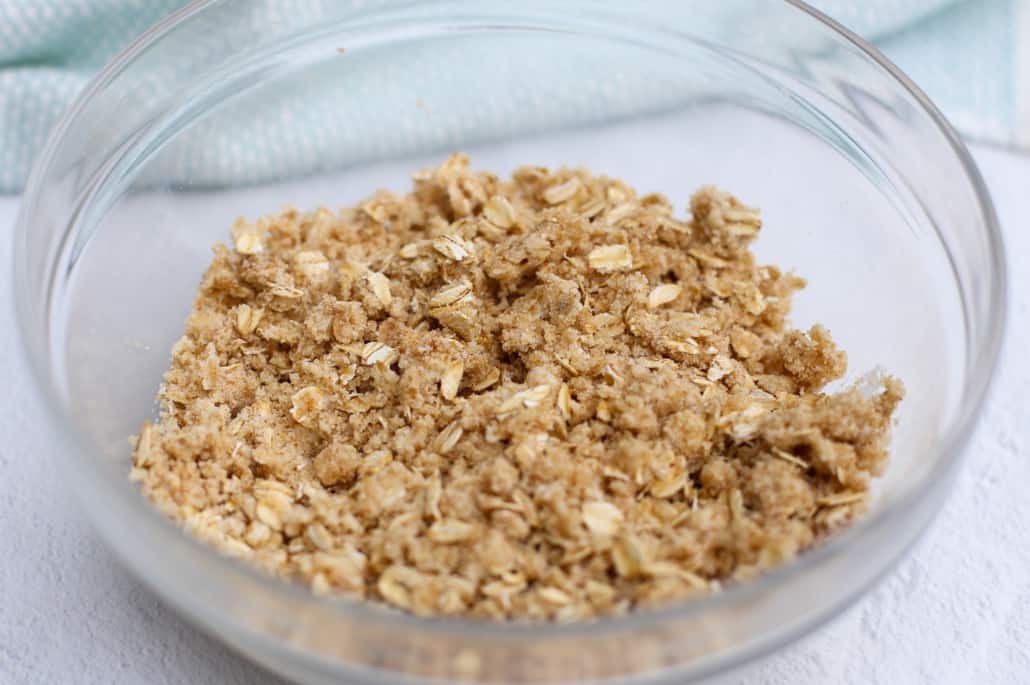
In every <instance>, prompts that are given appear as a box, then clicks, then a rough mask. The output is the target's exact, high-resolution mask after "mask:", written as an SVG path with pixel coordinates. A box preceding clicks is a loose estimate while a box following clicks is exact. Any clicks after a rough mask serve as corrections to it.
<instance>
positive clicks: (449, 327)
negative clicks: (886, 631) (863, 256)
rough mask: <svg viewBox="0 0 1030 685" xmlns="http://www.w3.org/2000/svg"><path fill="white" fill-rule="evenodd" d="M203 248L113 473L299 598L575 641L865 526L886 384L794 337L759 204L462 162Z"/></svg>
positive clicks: (894, 396) (881, 438)
mask: <svg viewBox="0 0 1030 685" xmlns="http://www.w3.org/2000/svg"><path fill="white" fill-rule="evenodd" d="M414 180H415V187H414V191H413V192H411V193H409V194H406V195H396V194H391V193H388V192H382V191H381V192H379V193H377V194H375V195H374V196H372V197H371V198H369V199H368V200H367V201H365V202H364V203H362V204H361V205H360V206H359V207H356V208H352V209H344V210H342V211H339V212H333V211H330V210H328V209H324V208H323V209H318V210H317V211H314V212H299V211H296V210H293V209H288V210H286V211H284V212H282V213H280V214H278V215H275V216H268V217H264V218H261V219H259V220H257V222H256V223H248V222H246V221H243V220H239V221H238V222H237V223H236V224H235V226H233V228H232V238H233V247H232V248H230V247H227V246H224V245H216V246H215V248H214V261H213V263H212V264H211V266H210V268H209V269H208V271H207V273H206V275H205V276H204V279H203V282H202V284H201V286H200V290H199V294H198V295H197V298H196V302H195V305H194V308H193V311H192V313H191V314H190V316H189V319H188V321H187V323H186V331H185V335H184V336H183V337H182V339H181V340H180V341H179V342H178V343H177V344H176V345H175V348H174V350H173V353H172V363H171V368H170V370H169V371H168V372H167V374H166V376H165V383H164V385H163V386H162V389H161V391H160V401H161V405H162V413H161V416H160V420H159V421H158V422H157V423H155V424H153V425H151V424H146V425H144V426H143V429H142V431H141V432H140V434H139V437H138V439H137V441H136V446H135V450H134V463H133V468H132V472H131V477H132V478H133V479H134V480H137V481H139V482H140V483H141V485H142V488H143V491H144V493H145V494H146V496H147V497H148V498H149V499H150V500H151V501H153V502H154V503H155V504H156V505H157V506H158V507H159V508H160V509H161V510H163V511H164V512H166V513H167V514H168V515H170V516H171V517H173V518H175V519H176V520H178V521H180V522H182V523H183V524H184V526H185V527H186V529H187V530H188V531H190V532H191V533H192V534H194V535H196V536H198V537H200V538H201V539H203V540H205V541H207V542H209V543H211V544H213V545H215V546H217V547H218V548H220V549H221V550H223V551H224V552H227V553H229V554H232V555H234V556H237V557H239V558H242V559H244V560H245V561H247V562H250V563H253V564H256V565H259V566H261V567H262V568H264V569H266V570H268V571H270V572H272V573H274V574H277V575H279V576H281V577H283V578H287V579H299V580H302V581H303V582H305V583H307V584H309V585H310V587H311V588H312V589H313V590H314V591H315V592H318V593H344V594H347V595H351V596H357V597H363V598H367V599H369V600H378V601H383V602H387V603H389V604H391V605H394V606H396V607H399V608H402V609H405V610H409V611H412V612H415V613H417V614H423V615H426V614H431V615H468V616H478V617H489V618H494V619H509V618H518V619H554V620H562V621H568V620H577V619H585V618H589V617H592V616H596V615H605V614H612V613H618V612H625V611H627V610H630V609H632V608H634V607H640V606H651V605H656V604H661V603H667V602H670V601H673V600H676V599H681V598H684V597H686V596H689V595H693V594H696V593H704V592H709V591H712V590H714V589H717V588H718V584H719V583H720V582H725V581H730V580H741V579H746V578H749V577H751V576H753V575H755V574H757V573H760V572H762V571H763V570H765V569H768V568H771V567H774V566H776V565H778V564H781V563H783V562H784V561H786V560H789V559H791V558H792V557H794V556H795V555H796V554H798V553H799V552H800V551H802V550H804V549H805V548H807V547H810V546H811V545H813V544H815V543H817V542H818V541H819V540H820V539H822V538H823V537H825V536H826V535H828V534H830V533H831V532H832V531H834V530H835V529H837V528H839V527H841V526H844V525H846V524H847V523H848V522H849V521H850V520H851V519H852V518H853V517H854V516H855V515H856V514H857V513H859V512H860V511H862V509H863V508H864V506H865V499H866V495H867V492H868V488H869V483H870V478H871V476H875V475H877V474H879V473H880V472H881V471H882V470H883V468H884V466H885V464H886V460H887V451H886V447H887V442H888V437H889V427H890V420H891V415H892V412H893V411H894V408H895V406H896V405H897V403H898V402H899V400H900V399H901V396H902V393H903V391H902V387H901V384H900V382H898V381H897V380H895V379H892V378H885V379H883V383H882V386H883V387H882V391H881V392H879V393H878V394H876V395H875V396H871V397H870V396H867V395H865V394H863V393H861V392H859V390H857V389H850V390H844V391H841V392H836V393H832V394H827V393H824V392H823V391H822V388H823V387H824V386H825V385H826V384H827V383H828V382H830V381H832V380H834V379H837V378H839V377H840V376H841V375H842V374H843V373H844V371H845V366H846V359H845V355H844V353H843V352H842V351H839V350H837V349H836V347H835V345H834V343H833V341H832V340H831V338H830V335H829V333H828V332H827V331H826V330H825V329H824V328H823V327H821V326H814V327H812V328H811V329H810V330H809V331H807V332H806V331H800V330H793V329H790V328H788V327H787V326H786V316H787V314H788V311H789V308H790V301H791V296H792V294H793V293H794V292H795V291H796V290H798V289H799V288H801V287H802V286H803V285H804V282H803V281H802V280H801V279H800V278H798V277H796V276H794V275H791V274H787V273H783V272H781V271H780V270H779V269H777V268H776V267H773V266H759V265H756V264H755V260H754V257H753V256H752V254H751V252H750V251H749V249H748V246H749V243H750V242H751V241H752V240H754V238H755V237H756V236H757V235H758V233H759V230H760V228H761V222H760V220H759V214H758V212H757V210H755V209H752V208H749V207H747V206H745V205H743V204H741V203H740V202H738V201H737V200H736V199H735V198H734V197H732V196H731V195H729V194H727V193H725V192H722V191H719V190H716V189H715V188H711V187H706V188H702V189H700V190H699V191H698V192H697V193H696V194H695V195H694V196H693V198H692V199H691V202H690V213H691V218H690V219H689V220H679V219H676V218H675V217H674V216H673V210H672V206H671V205H670V203H669V202H668V201H667V200H666V199H665V198H664V197H663V196H661V195H657V194H650V195H638V194H637V193H636V192H635V191H634V190H633V189H632V188H630V187H629V186H627V185H626V184H625V183H623V182H621V181H618V180H615V179H611V178H608V177H605V176H595V175H592V174H590V173H589V172H587V171H585V170H582V169H560V170H557V171H550V170H548V169H546V168H543V167H523V168H521V169H519V170H518V171H516V172H515V173H514V175H513V177H512V178H511V180H501V179H499V178H498V177H497V176H495V175H494V174H491V173H487V172H472V171H470V170H469V168H468V160H467V158H466V157H464V156H462V155H455V156H452V157H451V158H450V159H448V160H447V161H446V162H445V163H444V164H443V165H442V166H440V167H439V168H436V169H431V170H425V171H421V172H419V173H417V174H416V175H415V177H414Z"/></svg>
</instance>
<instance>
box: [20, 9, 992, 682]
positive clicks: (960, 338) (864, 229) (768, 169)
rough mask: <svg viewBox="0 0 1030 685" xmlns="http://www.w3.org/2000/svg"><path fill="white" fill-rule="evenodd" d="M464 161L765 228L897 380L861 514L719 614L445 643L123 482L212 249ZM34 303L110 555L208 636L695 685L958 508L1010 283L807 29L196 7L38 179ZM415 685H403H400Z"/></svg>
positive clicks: (483, 628)
mask: <svg viewBox="0 0 1030 685" xmlns="http://www.w3.org/2000/svg"><path fill="white" fill-rule="evenodd" d="M453 150H463V151H466V152H468V153H469V154H470V155H471V157H472V160H473V165H474V166H475V167H477V168H484V169H491V170H494V171H498V172H502V173H506V172H508V171H510V170H511V169H512V168H513V167H514V166H516V165H519V164H526V163H531V164H547V165H561V164H568V165H582V166H586V167H589V168H591V169H593V170H595V171H598V172H604V173H608V174H610V175H614V176H619V177H622V178H624V179H626V180H627V181H628V182H630V183H631V184H633V185H635V186H636V187H637V188H639V189H642V190H643V191H660V192H664V193H665V194H667V195H668V196H669V197H670V198H671V199H672V200H673V201H674V203H675V204H676V206H677V208H678V209H679V210H680V211H681V212H683V211H684V210H683V208H684V206H685V204H686V201H687V198H688V197H689V194H690V192H691V191H692V190H693V189H694V188H695V187H697V186H699V185H701V184H705V183H716V184H719V185H721V186H724V187H725V188H727V189H730V190H732V191H733V192H734V193H736V194H738V195H739V196H740V197H741V198H743V200H744V201H745V202H747V203H749V204H752V205H756V206H759V207H761V208H762V210H763V216H764V220H765V228H764V229H763V235H762V237H761V238H760V239H759V241H758V243H757V252H758V256H759V258H760V259H761V260H763V261H765V262H768V263H774V264H778V265H781V266H785V267H788V268H793V269H795V270H796V271H797V272H798V273H799V274H800V275H803V276H805V277H806V278H807V279H808V280H809V287H808V289H806V290H805V291H803V292H802V293H801V294H800V296H799V297H798V298H797V302H796V307H795V310H794V314H793V321H794V323H795V324H796V325H798V326H804V327H807V326H808V325H810V324H811V323H813V322H816V321H820V322H823V323H825V324H826V325H827V326H828V327H829V328H830V329H831V330H832V332H833V334H834V337H835V338H836V339H837V341H838V342H839V343H840V344H841V346H842V347H843V348H844V349H846V350H847V351H848V353H849V359H850V368H851V372H850V374H849V379H855V378H858V377H860V376H861V375H862V374H863V373H864V372H866V371H868V370H870V369H873V368H875V367H877V366H880V367H883V368H885V369H887V370H889V371H890V372H891V373H893V374H896V375H897V376H899V377H901V378H902V380H904V382H905V383H906V385H907V387H908V397H907V398H906V400H905V401H904V403H903V405H902V408H901V410H900V416H899V418H898V424H897V428H896V431H895V435H894V439H893V457H892V462H891V465H890V467H889V469H888V472H887V474H886V476H885V477H884V478H883V479H882V481H881V482H879V483H878V485H877V487H876V490H875V497H874V499H873V502H872V506H871V509H870V511H869V513H868V514H867V515H866V516H865V517H863V518H862V519H861V520H860V522H858V523H857V524H856V525H855V526H854V527H852V528H851V529H849V530H848V531H846V532H844V533H843V534H841V535H839V536H838V537H836V538H834V539H832V540H831V541H829V542H828V543H827V544H825V545H823V546H821V547H818V548H816V549H814V550H812V551H809V552H807V553H805V554H803V555H802V556H801V557H800V558H799V559H797V560H796V561H795V562H793V563H791V564H789V565H787V566H785V567H783V568H781V569H779V570H777V571H775V572H773V573H770V574H768V575H766V576H764V577H762V578H760V579H758V580H756V581H753V582H750V583H747V584H741V585H739V586H731V587H727V588H725V590H724V591H722V592H721V593H719V594H716V595H713V596H710V597H705V598H701V599H697V600H692V601H688V602H684V603H681V604H676V605H674V606H669V607H667V608H664V609H661V610H655V611H646V612H639V613H635V614H632V615H629V616H625V617H620V618H610V619H604V620H598V621H595V622H589V623H581V624H569V625H557V624H547V625H518V624H512V625H502V624H485V623H476V622H468V621H458V620H430V619H424V618H415V617H412V616H408V615H401V614H398V613H396V612H392V611H388V610H385V609H382V608H380V607H377V606H371V605H363V604H356V603H353V602H350V601H347V600H343V599H325V598H316V597H314V596H313V595H311V594H310V593H308V592H307V590H306V589H305V588H302V587H299V586H293V585H289V584H286V583H282V582H279V581H276V580H272V579H270V578H267V577H265V576H263V575H261V574H259V573H257V572H254V571H252V570H250V569H249V568H245V567H243V566H241V565H239V564H237V563H235V562H233V561H230V560H228V559H226V558H223V557H221V556H219V555H218V554H216V553H214V552H213V551H211V550H210V549H208V548H206V547H204V546H202V545H201V544H199V543H197V542H194V541H193V540H192V539H190V538H188V537H186V536H185V535H184V534H183V533H181V532H180V531H179V530H178V529H177V528H176V527H175V526H174V525H172V524H171V523H169V522H168V521H166V520H165V519H164V518H163V517H162V516H161V515H159V514H158V513H157V512H156V511H155V510H153V509H152V508H151V507H150V506H149V505H148V504H147V503H146V502H145V501H144V500H143V499H142V498H141V496H140V495H139V494H138V492H137V490H136V488H135V487H134V486H133V485H132V484H131V483H130V482H129V481H128V478H127V472H128V465H129V451H130V450H129V444H128V441H127V437H128V436H129V435H130V434H132V433H135V432H136V431H137V430H138V428H139V426H140V425H141V423H142V422H143V421H144V420H146V419H148V418H152V417H153V415H154V413H155V407H154V405H153V399H154V396H155V392H156V390H157V386H158V384H159V382H160V379H161V374H162V372H163V371H164V369H165V368H166V365H167V363H168V358H169V350H170V349H171V345H172V343H173V342H174V341H175V340H176V338H177V337H178V336H179V334H180V333H181V330H182V324H183V321H184V319H185V316H186V314H187V312H188V310H189V307H190V304H191V300H192V296H193V294H194V291H195V288H196V285H197V283H198V279H199V277H200V274H201V273H202V271H203V269H204V268H205V267H206V265H207V263H208V261H209V255H210V252H209V250H210V247H211V245H212V244H213V243H214V242H216V241H218V240H226V239H227V231H228V227H229V226H230V224H231V223H232V221H233V220H234V219H235V218H236V217H237V216H238V215H246V216H248V217H252V218H253V217H255V216H258V215H261V214H264V213H267V212H269V211H273V210H276V209H278V208H279V207H280V206H281V205H283V204H286V203H292V204H295V205H297V206H300V207H313V206H317V205H319V204H329V205H332V206H335V207H342V206H346V205H348V204H351V203H353V202H354V201H356V200H358V199H359V198H361V197H362V196H364V195H366V194H369V193H370V192H372V191H374V190H375V189H377V188H379V187H388V188H391V189H395V190H403V189H406V188H407V187H408V185H409V183H410V181H409V174H410V172H411V171H413V170H415V169H417V168H420V167H422V166H425V165H427V164H430V163H434V162H438V161H439V160H441V159H442V158H443V157H444V156H445V155H446V154H447V153H449V152H451V151H453ZM15 254H16V265H15V272H14V273H15V283H14V285H15V296H16V299H17V307H18V313H19V321H20V325H21V329H22V330H21V332H22V335H23V338H24V342H25V347H26V350H27V352H28V356H29V359H30V360H31V364H32V366H33V368H34V370H35V373H36V377H37V379H38V381H39V387H40V389H41V392H42V393H43V394H44V395H45V397H46V400H47V407H48V411H49V420H50V426H51V428H52V430H53V432H54V434H55V435H57V436H59V438H60V439H61V440H62V441H63V453H64V461H65V463H64V466H65V467H66V469H67V472H68V473H69V475H70V478H69V479H68V480H69V482H71V483H73V484H74V486H75V489H76V491H77V493H78V495H79V499H80V500H81V502H82V506H83V507H84V510H85V511H86V513H87V515H88V516H89V518H90V519H92V521H93V522H94V523H95V524H96V526H97V528H98V529H99V530H100V531H101V533H102V535H103V536H104V538H105V539H106V540H107V542H108V543H109V544H110V546H111V547H112V549H113V550H114V551H115V552H116V553H117V555H118V556H119V557H120V558H121V559H122V560H123V561H124V562H125V563H126V564H127V565H128V566H129V567H130V568H131V569H132V570H133V571H134V572H135V573H136V574H138V575H139V577H140V578H142V579H143V580H144V581H145V582H146V583H147V584H148V585H149V586H150V587H151V588H153V589H154V591H156V592H157V593H158V594H159V595H161V596H162V597H164V598H165V599H166V600H167V601H169V602H170V603H171V604H172V605H174V606H175V607H177V608H178V609H179V610H180V611H181V612H182V613H183V614H185V615H186V616H188V617H189V618H191V619H192V620H193V621H195V622H196V623H197V624H198V625H200V626H202V627H204V628H205V629H207V630H209V631H210V632H212V633H213V634H215V635H217V636H218V637H219V638H221V639H222V640H224V641H226V642H227V643H229V644H231V645H233V646H235V647H236V648H238V649H239V650H241V651H242V652H244V653H246V654H248V655H249V656H251V657H252V658H254V659H255V660H257V661H259V662H261V663H262V664H265V665H267V666H268V667H270V668H272V669H274V670H275V671H278V672H280V673H282V674H285V675H287V676H289V677H292V678H294V679H296V680H299V681H304V682H340V681H343V682H355V683H393V682H400V681H405V682H423V681H424V680H427V679H436V681H439V680H465V681H481V682H499V681H503V682H541V681H546V682H568V681H571V680H574V679H579V680H592V681H602V680H603V681H604V682H609V680H608V679H611V680H612V681H613V682H615V681H617V682H648V683H657V682H669V683H672V682H676V683H679V682H684V681H686V680H691V679H700V678H705V677H708V676H711V675H713V674H716V673H718V672H723V671H725V670H726V669H728V668H731V667H736V666H739V665H741V664H744V663H746V662H748V661H751V660H753V659H754V658H756V657H758V656H760V655H762V654H764V653H767V652H769V651H770V650H773V649H776V648H778V647H780V646H782V645H784V644H785V643H787V642H789V641H791V640H793V639H796V638H797V637H798V636H800V635H802V634H804V633H805V632H807V631H810V630H812V629H814V628H815V627H816V626H818V625H820V624H821V623H822V622H824V621H826V620H827V619H829V618H831V617H832V616H834V615H835V614H837V613H838V612H840V611H842V610H843V608H845V607H846V606H848V605H849V604H850V603H852V602H853V601H855V599H856V598H857V597H859V596H860V595H861V594H862V593H863V592H865V591H866V590H868V589H869V588H870V586H871V585H872V584H873V583H875V582H876V581H877V580H878V579H879V578H881V577H882V576H883V575H884V574H885V573H887V572H888V571H889V570H890V568H891V567H892V566H893V565H894V564H895V563H896V562H897V560H898V559H899V557H901V555H902V554H904V553H905V551H906V550H908V549H909V548H910V547H911V546H912V545H913V543H914V542H915V540H916V539H917V537H918V536H919V535H920V534H921V532H922V531H923V530H924V529H925V528H926V526H927V525H928V523H929V522H930V520H931V519H932V518H933V516H934V514H935V513H936V512H937V511H938V509H939V507H940V506H941V503H942V501H943V499H944V497H945V495H946V494H947V492H948V490H949V487H950V485H951V483H952V480H953V477H954V475H955V473H956V469H957V467H958V465H959V463H960V461H961V454H962V451H963V448H964V446H965V444H966V442H967V440H968V438H969V435H970V433H971V432H972V430H973V427H974V422H975V419H976V417H977V415H978V413H979V410H980V407H981V404H982V401H983V398H984V394H985V392H986V391H987V387H988V385H989V381H990V378H991V375H992V371H993V368H994V365H995V362H996V359H997V353H998V347H999V342H1000V339H1001V332H1002V325H1003V312H1004V282H1005V279H1004V260H1003V253H1002V245H1001V239H1000V237H999V233H998V227H997V224H996V220H995V216H994V213H993V210H992V207H991V203H990V201H989V199H988V196H987V193H986V191H985V189H984V187H983V183H982V181H981V179H980V175H979V174H978V172H977V170H976V168H975V166H974V165H973V163H972V161H971V160H970V157H969V155H968V153H967V152H966V150H965V148H964V147H963V146H962V144H961V143H960V142H959V140H958V139H957V138H956V136H955V134H954V132H953V131H952V130H951V128H950V127H949V126H948V124H947V123H946V122H945V121H944V120H943V119H942V118H941V116H940V114H939V113H938V112H937V111H936V110H935V109H934V107H933V106H932V105H931V104H930V103H929V102H928V101H927V100H926V98H925V97H924V96H923V95H922V94H921V93H920V92H919V90H918V89H917V88H916V87H915V86H914V85H913V84H912V83H910V82H909V81H908V80H907V79H906V78H905V76H904V75H902V74H901V73H900V72H898V70H897V69H895V68H894V67H893V66H892V65H890V64H889V63H888V62H887V61H886V60H885V59H884V58H883V57H882V56H880V55H879V54H878V53H876V51H875V50H873V49H872V48H870V47H869V46H868V45H866V44H865V43H863V42H862V41H861V40H859V39H858V38H856V37H855V36H853V35H851V34H850V33H848V32H847V31H846V30H844V29H842V28H841V27H839V26H836V25H834V24H833V22H831V21H829V20H828V19H826V18H825V17H822V16H820V15H818V14H817V13H816V12H814V11H812V10H811V9H809V8H807V7H806V6H804V5H802V4H801V3H794V2H785V3H771V2H768V0H733V1H731V2H722V3H711V2H707V1H703V0H656V1H654V2H648V3H608V2H593V1H585V0H570V1H567V2H562V3H552V2H545V1H543V0H532V1H528V2H520V3H508V2H504V1H502V0H491V1H487V2H478V3H475V4H472V3H466V2H456V1H443V2H435V3H430V4H422V3H410V2H370V3H289V4H284V3H278V2H272V1H269V2H263V1H262V2H255V1H254V0H210V1H205V2H196V3H194V4H191V5H190V6H188V7H187V8H186V9H184V10H183V11H181V12H180V13H178V14H176V15H174V16H172V17H170V18H169V19H168V20H166V21H165V22H163V23H162V24H160V25H159V26H157V27H155V28H154V29H153V30H151V31H149V32H148V33H147V34H146V35H144V36H143V37H142V38H140V39H139V40H138V41H137V42H136V43H134V44H133V45H132V46H130V47H129V48H128V49H127V50H126V51H125V52H123V53H122V54H121V55H120V56H119V57H118V58H117V59H115V60H114V61H113V62H112V63H111V64H110V65H109V66H108V67H107V68H106V69H105V70H104V72H103V73H102V74H101V75H100V76H99V77H97V79H96V80H95V81H94V82H93V84H92V85H91V86H90V87H89V88H87V90H86V91H85V92H84V93H83V94H82V95H81V96H80V97H79V99H78V100H77V101H76V103H75V105H74V106H73V107H72V108H71V110H70V111H69V112H68V114H67V115H66V116H65V118H64V120H63V121H62V122H61V124H60V125H59V126H58V127H57V129H56V130H55V131H54V133H53V135H52V137H51V139H50V142H49V145H48V146H47V147H46V149H45V151H44V152H43V153H42V155H41V156H40V158H39V160H38V162H37V164H36V167H35V170H34V172H33V174H32V176H31V179H30V182H29V185H28V188H27V190H26V193H25V196H24V199H23V201H22V209H21V217H20V221H19V224H18V227H17V243H16V253H15ZM405 678H410V679H411V680H410V681H409V680H406V679H405Z"/></svg>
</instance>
